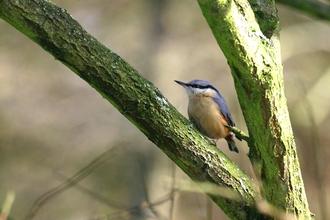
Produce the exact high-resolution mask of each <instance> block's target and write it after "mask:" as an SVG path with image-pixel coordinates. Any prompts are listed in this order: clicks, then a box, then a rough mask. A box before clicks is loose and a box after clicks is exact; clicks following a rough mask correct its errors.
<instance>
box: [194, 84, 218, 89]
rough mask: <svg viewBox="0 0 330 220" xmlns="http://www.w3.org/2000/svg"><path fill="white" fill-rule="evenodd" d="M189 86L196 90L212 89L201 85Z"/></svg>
mask: <svg viewBox="0 0 330 220" xmlns="http://www.w3.org/2000/svg"><path fill="white" fill-rule="evenodd" d="M188 85H189V86H191V87H193V88H198V89H208V88H209V89H213V88H212V86H210V85H208V86H202V85H197V84H188Z"/></svg>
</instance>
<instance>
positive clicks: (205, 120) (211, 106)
mask: <svg viewBox="0 0 330 220" xmlns="http://www.w3.org/2000/svg"><path fill="white" fill-rule="evenodd" d="M188 115H189V118H193V120H194V121H195V123H196V124H198V126H197V127H199V130H200V131H201V132H202V133H204V134H205V135H206V136H208V137H210V138H213V139H219V138H224V137H226V136H227V135H228V133H229V130H228V129H227V128H226V127H225V126H224V125H225V124H228V123H227V121H226V120H225V119H224V117H223V116H222V115H221V113H220V111H219V107H218V105H217V104H216V103H214V101H213V100H212V98H211V97H205V96H204V97H198V96H197V97H194V98H193V99H191V100H190V101H189V105H188Z"/></svg>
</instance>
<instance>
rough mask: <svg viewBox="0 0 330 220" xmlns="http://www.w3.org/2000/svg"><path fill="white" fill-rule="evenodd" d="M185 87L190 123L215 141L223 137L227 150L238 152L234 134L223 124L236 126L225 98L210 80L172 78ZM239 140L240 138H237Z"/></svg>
mask: <svg viewBox="0 0 330 220" xmlns="http://www.w3.org/2000/svg"><path fill="white" fill-rule="evenodd" d="M174 81H175V82H176V83H178V84H179V85H181V86H183V88H184V89H185V91H186V93H187V96H188V99H189V103H188V116H189V120H190V121H191V123H192V124H193V125H194V126H195V127H196V128H197V130H199V131H200V132H201V133H202V134H204V135H206V136H207V137H209V138H211V139H215V142H217V141H218V140H219V139H220V138H224V139H225V140H226V141H227V143H228V147H229V150H231V151H233V152H236V153H239V150H238V147H237V145H236V143H235V138H236V137H235V134H234V133H233V132H232V131H230V130H229V129H228V128H226V127H225V126H224V125H229V126H232V127H236V124H235V122H234V120H233V118H232V117H231V114H230V112H229V109H228V106H227V103H226V100H225V99H224V98H223V97H222V95H221V94H220V92H219V91H218V89H217V88H215V87H214V86H213V85H212V84H211V83H210V82H208V81H204V80H199V79H194V80H192V81H190V82H188V83H184V82H181V81H178V80H174ZM237 139H238V140H240V141H241V139H240V138H237Z"/></svg>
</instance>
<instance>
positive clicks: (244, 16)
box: [198, 0, 311, 219]
mask: <svg viewBox="0 0 330 220" xmlns="http://www.w3.org/2000/svg"><path fill="white" fill-rule="evenodd" d="M198 2H199V5H200V7H201V9H202V12H203V15H204V17H205V18H206V20H207V22H208V24H209V26H210V28H211V30H212V32H213V35H214V36H215V38H216V40H217V42H218V44H219V46H220V48H221V49H222V51H223V53H224V55H225V56H226V58H227V60H228V64H229V66H230V68H231V73H232V75H233V78H234V82H235V88H236V92H237V94H238V99H239V102H240V106H241V109H242V110H243V115H244V118H245V122H246V125H247V128H248V131H249V142H248V144H249V147H250V152H249V158H250V160H251V162H252V164H253V166H254V167H257V172H258V173H259V174H258V175H259V176H260V177H261V180H262V188H263V195H264V196H265V198H266V200H267V201H268V202H269V203H270V204H272V205H273V206H274V207H276V208H277V209H279V210H285V211H286V212H291V213H294V214H296V215H297V216H299V217H300V218H303V219H310V218H311V216H310V212H309V209H308V203H307V199H306V195H305V189H304V186H303V180H302V177H301V173H300V168H299V167H300V166H299V162H298V157H297V153H296V147H295V142H294V138H293V133H292V128H291V124H290V119H289V112H288V109H287V104H286V98H285V95H284V85H283V73H282V63H281V57H280V44H279V36H278V35H279V26H278V25H277V24H278V17H277V16H273V15H272V14H273V13H274V12H276V11H277V10H276V8H275V2H274V1H272V0H265V1H262V3H258V4H259V6H258V4H257V2H256V1H254V0H251V1H250V2H251V4H252V3H254V4H253V6H254V11H255V12H256V11H265V14H266V15H270V16H271V17H273V19H274V20H273V21H272V22H271V24H270V26H267V25H266V21H261V20H260V19H264V18H266V19H267V17H269V16H265V17H264V16H258V19H259V20H258V21H257V19H256V16H255V14H254V12H253V10H252V8H251V6H250V4H249V2H247V1H246V0H235V1H231V0H198ZM270 9H271V10H270ZM267 11H268V12H267ZM259 24H262V25H260V26H259ZM261 28H262V29H261ZM267 29H268V30H267ZM263 33H267V36H265V35H264V34H263Z"/></svg>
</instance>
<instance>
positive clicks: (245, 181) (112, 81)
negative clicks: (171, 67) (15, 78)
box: [0, 0, 263, 219]
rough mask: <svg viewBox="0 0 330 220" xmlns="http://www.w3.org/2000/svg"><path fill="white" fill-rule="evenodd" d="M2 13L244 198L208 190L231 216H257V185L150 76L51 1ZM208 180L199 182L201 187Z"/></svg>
mask: <svg viewBox="0 0 330 220" xmlns="http://www.w3.org/2000/svg"><path fill="white" fill-rule="evenodd" d="M0 17H1V18H2V19H4V20H5V21H7V22H8V23H9V24H11V25H12V26H14V27H15V28H16V29H18V30H19V31H20V32H22V33H23V34H25V35H26V36H28V37H29V38H30V39H31V40H32V41H34V42H36V43H37V44H38V45H40V46H41V47H42V48H43V49H44V50H45V51H47V52H49V53H50V54H51V55H52V56H54V57H55V59H56V60H59V61H60V62H62V63H63V64H64V65H66V66H67V67H69V68H70V69H71V70H72V71H73V72H75V73H76V74H77V75H78V76H80V77H81V78H82V79H83V80H85V81H86V82H87V83H89V84H90V85H91V86H92V87H93V88H95V89H96V90H97V91H98V92H99V93H100V94H101V95H102V96H103V97H104V98H105V99H107V100H108V101H109V102H111V104H113V105H114V106H115V107H116V108H117V109H118V111H120V112H121V113H122V114H123V115H124V116H125V117H126V118H127V119H128V120H130V121H131V122H132V123H133V124H134V125H135V126H136V127H137V128H138V129H140V130H141V132H143V133H144V134H145V135H146V136H147V137H148V138H149V139H150V140H151V141H152V142H153V143H155V144H156V145H157V146H158V147H159V148H160V149H161V150H162V151H163V152H164V153H165V154H166V155H167V156H168V157H169V158H171V159H172V160H173V161H174V162H175V163H176V164H177V165H178V166H179V167H180V168H181V169H182V170H183V171H184V172H185V173H186V174H187V175H188V176H189V177H190V178H191V179H193V180H195V181H198V182H208V183H213V184H216V185H221V186H225V187H227V188H228V189H230V190H232V191H233V192H235V195H237V196H238V197H239V198H240V200H231V199H228V198H223V197H221V196H219V195H213V194H211V193H209V191H208V189H205V191H206V192H207V193H208V194H209V196H210V197H211V198H212V199H213V201H214V202H215V203H216V204H217V205H218V206H219V207H221V208H222V209H223V210H224V211H225V213H227V215H228V216H231V217H232V218H233V219H242V216H250V217H253V218H259V217H261V216H263V215H262V214H260V213H259V212H258V210H257V208H256V206H255V201H256V200H260V199H261V196H260V193H259V188H258V187H256V186H255V184H254V182H253V180H252V179H251V178H250V177H249V176H248V175H247V174H246V173H245V172H243V171H242V170H240V169H238V167H237V166H236V164H235V163H233V162H232V161H231V160H230V159H229V158H228V157H227V156H226V155H224V154H223V153H222V152H221V151H220V150H219V149H218V148H216V147H215V146H213V145H212V144H211V143H210V142H209V140H208V139H206V138H204V136H202V135H201V134H200V133H199V132H198V131H197V130H196V128H194V126H192V124H191V123H190V122H189V121H188V120H187V119H186V118H185V117H183V116H182V115H181V114H180V113H179V112H178V111H177V110H176V109H175V108H174V107H173V106H172V105H171V103H169V101H168V100H167V99H166V98H165V97H164V96H163V95H162V93H161V92H160V91H159V90H158V88H156V87H155V86H154V85H153V84H152V83H151V82H150V81H148V80H147V79H145V78H144V77H143V76H142V75H140V74H139V73H138V72H137V71H136V70H135V69H134V68H133V67H131V66H130V65H129V64H128V63H127V62H126V61H125V60H123V59H122V58H121V57H119V56H118V55H117V54H115V53H114V52H112V51H111V50H110V49H108V48H106V47H105V46H104V45H102V44H101V43H100V42H99V41H98V40H97V39H95V38H94V37H93V36H91V35H90V34H89V33H87V32H86V30H85V29H84V28H83V27H81V25H80V24H79V23H78V22H77V21H75V20H74V19H73V18H72V17H71V16H70V15H69V14H68V13H67V12H66V10H64V9H62V8H59V7H57V6H56V5H54V4H53V3H51V2H50V1H45V0H38V1H31V0H20V1H17V0H0ZM203 187H204V185H201V188H202V189H203Z"/></svg>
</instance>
